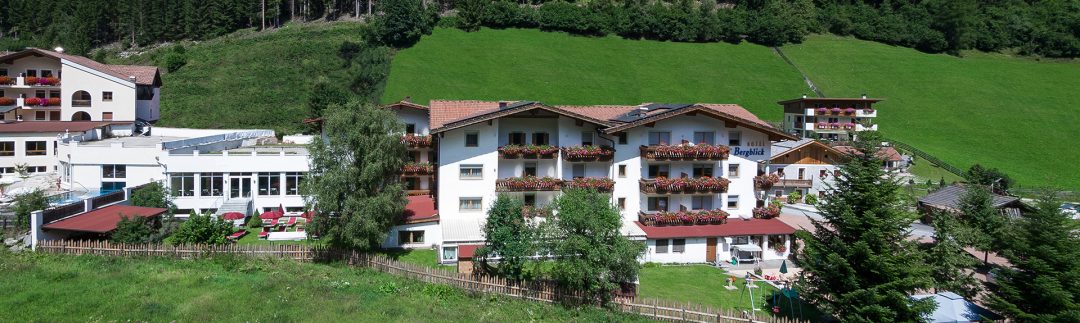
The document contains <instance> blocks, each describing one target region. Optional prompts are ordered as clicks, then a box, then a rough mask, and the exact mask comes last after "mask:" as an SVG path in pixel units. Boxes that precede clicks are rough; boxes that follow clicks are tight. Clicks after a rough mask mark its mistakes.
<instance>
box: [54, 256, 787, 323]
mask: <svg viewBox="0 0 1080 323" xmlns="http://www.w3.org/2000/svg"><path fill="white" fill-rule="evenodd" d="M37 248H38V249H37V250H38V251H41V252H47V253H60V254H73V255H103V256H150V257H171V258H178V259H189V258H199V257H207V256H212V255H215V254H236V255H246V256H254V257H275V258H286V259H294V260H299V261H315V260H322V259H342V258H343V259H345V261H346V262H347V263H348V264H349V265H351V266H358V267H365V268H371V269H373V270H376V271H380V272H384V273H389V274H392V275H396V276H401V277H405V278H409V279H414V280H419V281H423V282H426V283H431V284H441V285H449V286H453V287H457V288H460V289H463V290H466V291H470V292H476V293H488V294H499V295H504V296H509V297H515V298H521V299H527V300H533V301H542V302H549V303H581V301H582V300H587V299H588V298H586V297H585V295H583V294H582V293H580V292H576V291H567V290H564V289H562V288H559V287H558V286H556V285H554V284H552V283H549V282H535V283H518V282H512V281H507V280H504V279H501V278H497V277H485V276H474V275H467V274H460V273H455V272H450V271H447V270H443V269H438V268H431V267H426V266H421V265H416V264H411V263H404V262H400V261H397V260H394V259H392V258H390V257H388V256H385V255H379V254H368V253H361V252H355V251H352V252H346V253H340V252H334V251H332V250H330V249H326V248H322V247H311V246H302V245H253V246H239V245H221V246H207V245H179V246H167V245H160V244H114V243H109V242H106V241H67V240H52V241H42V242H41V243H40V244H39V245H38V247H37ZM610 306H611V307H612V308H614V309H617V310H619V311H622V312H626V313H632V314H638V315H641V316H644V317H648V318H652V319H656V320H662V321H671V322H702V323H704V322H750V323H798V322H801V321H798V320H794V319H789V318H773V317H768V316H767V314H765V313H763V312H759V313H760V314H759V315H758V317H756V318H754V317H751V316H750V315H748V314H747V313H740V312H737V311H734V310H731V309H721V308H713V307H708V306H700V305H694V304H690V303H677V302H670V301H662V300H646V299H640V298H632V297H616V298H615V299H614V301H613V302H612V303H611V305H610Z"/></svg>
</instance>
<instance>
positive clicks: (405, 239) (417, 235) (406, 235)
mask: <svg viewBox="0 0 1080 323" xmlns="http://www.w3.org/2000/svg"><path fill="white" fill-rule="evenodd" d="M410 243H424V231H398V244H410Z"/></svg>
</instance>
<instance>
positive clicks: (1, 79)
mask: <svg viewBox="0 0 1080 323" xmlns="http://www.w3.org/2000/svg"><path fill="white" fill-rule="evenodd" d="M13 84H15V79H13V78H11V77H10V76H0V85H13Z"/></svg>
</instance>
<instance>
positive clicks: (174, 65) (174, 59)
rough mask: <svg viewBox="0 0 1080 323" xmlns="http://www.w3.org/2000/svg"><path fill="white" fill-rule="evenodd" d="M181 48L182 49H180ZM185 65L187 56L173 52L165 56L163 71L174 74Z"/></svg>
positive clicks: (179, 52)
mask: <svg viewBox="0 0 1080 323" xmlns="http://www.w3.org/2000/svg"><path fill="white" fill-rule="evenodd" d="M181 48H183V47H181ZM184 65H187V54H184V53H183V52H181V51H173V52H171V53H168V54H165V70H166V71H169V72H176V71H178V70H180V68H181V67H184Z"/></svg>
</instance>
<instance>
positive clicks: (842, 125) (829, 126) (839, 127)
mask: <svg viewBox="0 0 1080 323" xmlns="http://www.w3.org/2000/svg"><path fill="white" fill-rule="evenodd" d="M857 126H858V124H856V123H854V122H818V123H817V124H815V125H814V129H816V130H826V131H828V130H832V131H852V130H856V127H857Z"/></svg>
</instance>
